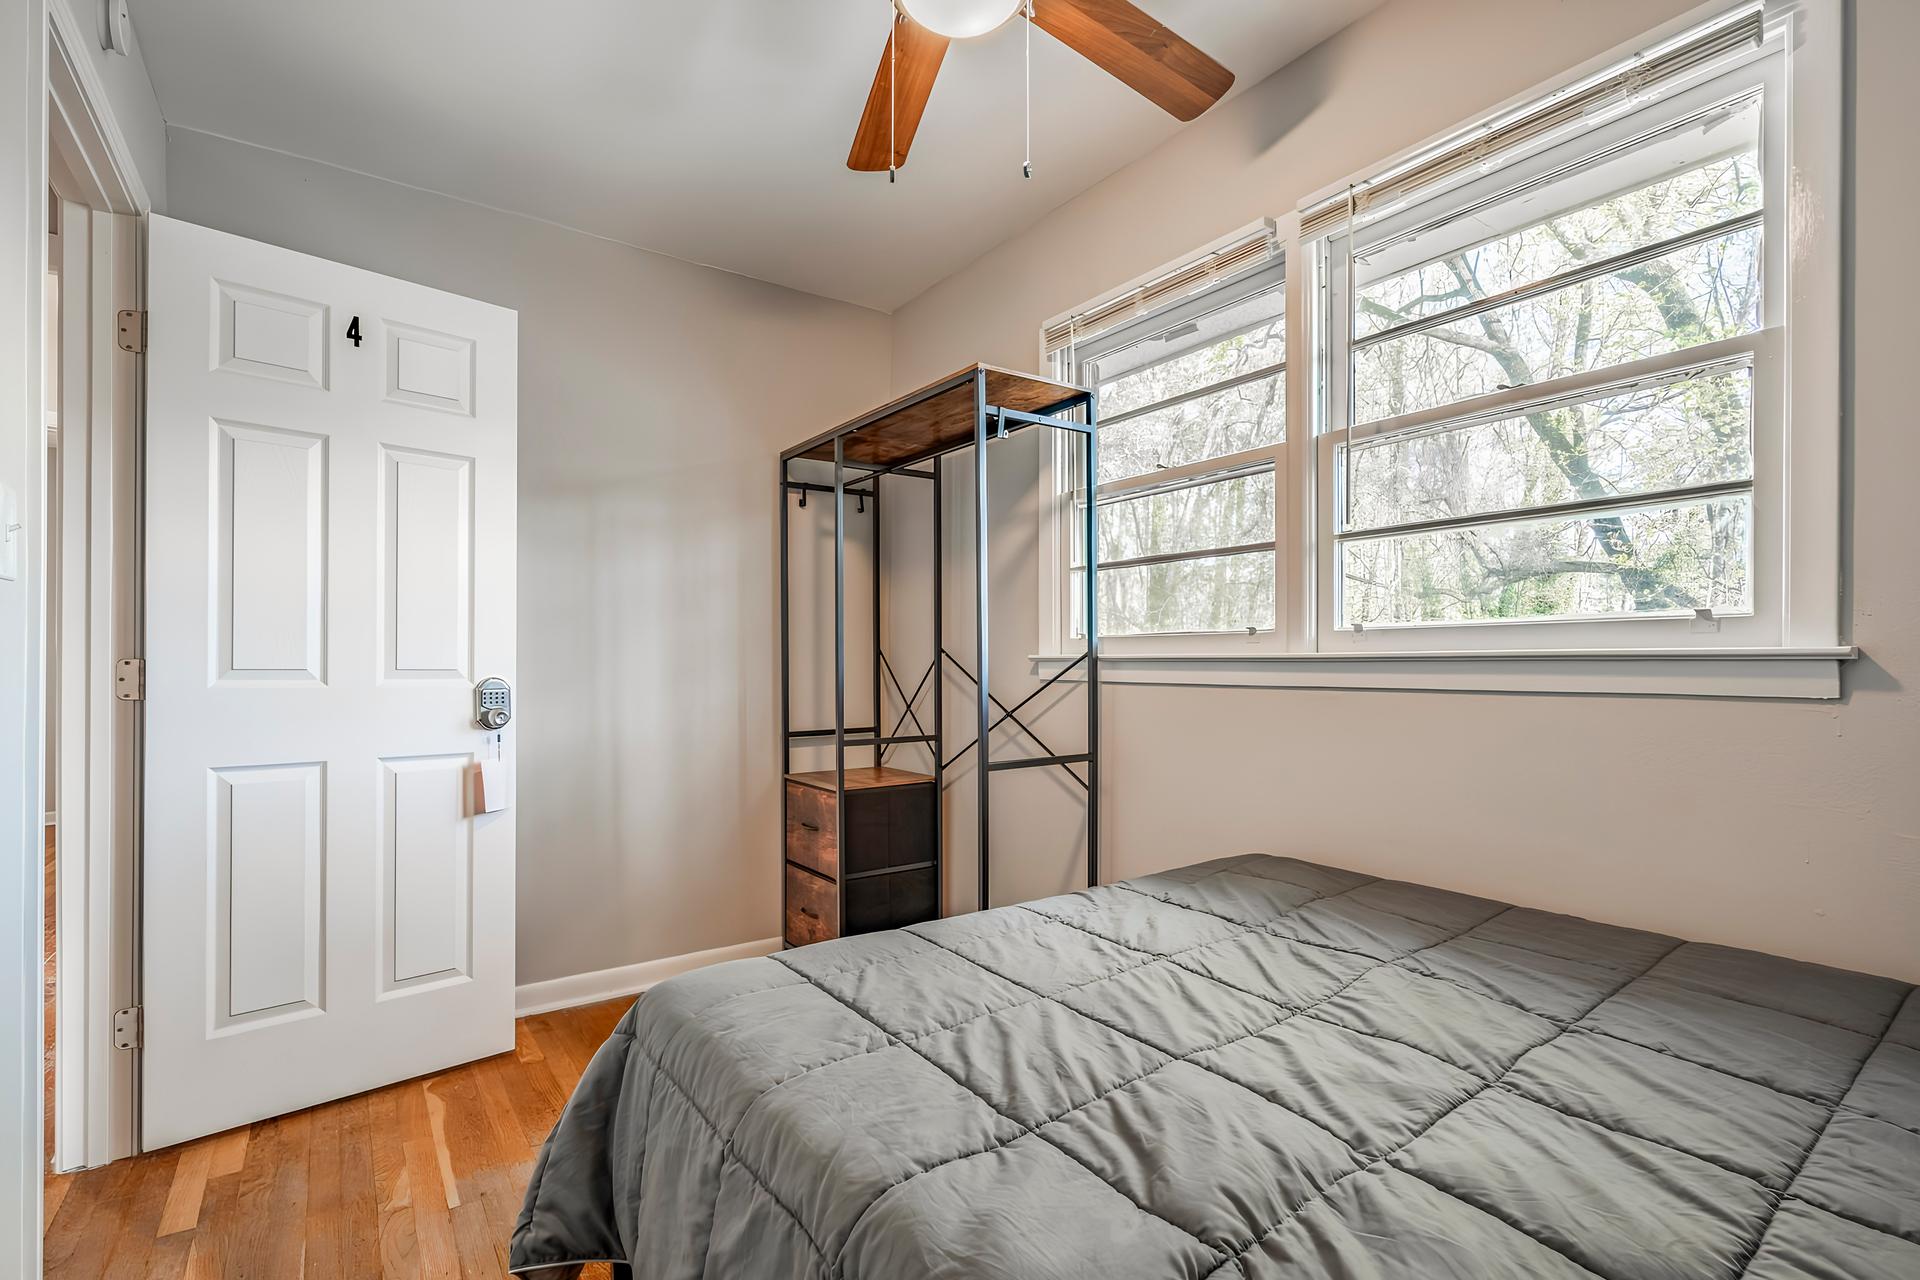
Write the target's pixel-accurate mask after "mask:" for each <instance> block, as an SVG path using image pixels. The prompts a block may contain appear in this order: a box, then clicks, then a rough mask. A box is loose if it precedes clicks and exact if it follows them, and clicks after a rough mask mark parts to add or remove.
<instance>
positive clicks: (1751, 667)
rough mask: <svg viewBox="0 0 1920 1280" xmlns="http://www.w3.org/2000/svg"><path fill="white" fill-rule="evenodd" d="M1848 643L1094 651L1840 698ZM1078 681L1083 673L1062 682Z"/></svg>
mask: <svg viewBox="0 0 1920 1280" xmlns="http://www.w3.org/2000/svg"><path fill="white" fill-rule="evenodd" d="M1857 652H1858V651H1857V650H1855V649H1854V648H1853V647H1852V646H1850V645H1836V646H1831V647H1823V648H1800V649H1788V648H1721V649H1707V648H1699V649H1514V650H1505V651H1492V650H1482V651H1463V652H1423V653H1422V652H1398V653H1290V654H1219V655H1209V654H1168V655H1152V656H1148V655H1144V654H1132V655H1128V654H1102V655H1101V658H1100V682H1101V683H1102V684H1155V685H1202V686H1215V687H1231V688H1281V689H1420V690H1442V691H1456V692H1476V693H1592V694H1630V695H1640V696H1646V695H1652V696H1670V697H1692V698H1804V699H1829V700H1830V699H1835V698H1838V697H1839V696H1840V664H1841V663H1843V662H1847V661H1849V660H1851V659H1852V658H1854V657H1855V656H1856V655H1857ZM1030 660H1031V661H1032V663H1033V670H1034V674H1035V675H1038V676H1042V677H1046V676H1053V675H1056V674H1058V673H1059V672H1060V671H1061V670H1062V669H1064V668H1065V667H1067V666H1068V665H1069V664H1070V663H1072V662H1073V661H1074V655H1071V654H1069V655H1066V656H1060V655H1057V654H1041V655H1035V656H1033V657H1032V658H1031V659H1030ZM1085 678H1086V676H1085V672H1084V669H1082V670H1075V671H1073V672H1071V673H1069V674H1067V675H1066V676H1065V677H1064V679H1063V682H1071V681H1079V680H1084V679H1085Z"/></svg>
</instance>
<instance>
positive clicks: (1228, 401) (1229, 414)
mask: <svg viewBox="0 0 1920 1280" xmlns="http://www.w3.org/2000/svg"><path fill="white" fill-rule="evenodd" d="M1102 412H1103V413H1104V412H1105V406H1104V404H1103V405H1102ZM1286 436H1287V378H1286V374H1284V373H1276V374H1274V375H1273V376H1271V377H1267V378H1258V379H1256V380H1254V381H1252V382H1243V383H1240V384H1238V385H1236V386H1231V387H1227V388H1225V389H1223V390H1220V391H1214V392H1209V393H1208V394H1206V395H1203V396H1201V397H1199V398H1198V399H1194V400H1183V401H1181V402H1180V403H1179V404H1175V405H1169V406H1167V407H1166V408H1164V409H1155V410H1153V411H1152V412H1151V413H1144V414H1141V415H1140V416H1139V417H1137V418H1128V419H1127V420H1126V421H1125V422H1117V423H1115V424H1114V425H1113V426H1111V427H1104V428H1102V429H1101V431H1100V482H1101V483H1102V484H1105V483H1107V482H1108V481H1110V480H1124V479H1126V478H1128V477H1130V476H1139V475H1145V474H1147V473H1148V472H1150V471H1159V470H1163V469H1165V468H1167V467H1179V466H1185V465H1186V464H1187V463H1190V462H1204V461H1205V460H1206V459H1208V458H1219V457H1224V456H1226V455H1227V454H1230V453H1239V452H1241V451H1242V450H1245V449H1258V448H1261V447H1262V446H1265V445H1272V444H1279V443H1280V442H1281V441H1282V440H1284V439H1286Z"/></svg>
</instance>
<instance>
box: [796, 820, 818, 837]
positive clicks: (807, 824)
mask: <svg viewBox="0 0 1920 1280" xmlns="http://www.w3.org/2000/svg"><path fill="white" fill-rule="evenodd" d="M800 825H801V826H802V827H804V828H805V829H806V830H808V831H812V832H814V833H816V834H817V833H818V832H819V830H820V828H818V827H816V826H814V825H813V824H812V823H811V822H807V821H804V820H803V821H802V822H801V823H800Z"/></svg>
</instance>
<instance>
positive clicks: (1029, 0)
mask: <svg viewBox="0 0 1920 1280" xmlns="http://www.w3.org/2000/svg"><path fill="white" fill-rule="evenodd" d="M1023 7H1024V8H1025V10H1026V15H1025V16H1026V19H1027V31H1026V35H1027V158H1026V159H1025V160H1023V161H1022V162H1021V164H1020V172H1021V173H1022V174H1024V175H1025V176H1026V177H1027V178H1029V179H1031V178H1032V177H1033V0H1026V4H1025V5H1024V6H1023Z"/></svg>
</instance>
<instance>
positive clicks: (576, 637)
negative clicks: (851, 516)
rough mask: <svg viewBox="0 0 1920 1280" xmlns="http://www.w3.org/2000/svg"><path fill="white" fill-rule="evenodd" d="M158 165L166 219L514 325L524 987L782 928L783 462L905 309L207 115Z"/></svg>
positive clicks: (853, 401)
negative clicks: (335, 265)
mask: <svg viewBox="0 0 1920 1280" xmlns="http://www.w3.org/2000/svg"><path fill="white" fill-rule="evenodd" d="M167 160H168V171H169V183H168V186H169V191H170V202H169V208H168V212H169V213H170V214H171V215H173V216H175V217H179V218H185V219H187V220H189V221H194V222H200V223H204V224H206V225H209V226H214V227H218V228H220V229H222V230H226V231H231V232H234V233H236V234H239V235H243V236H249V237H252V238H254V239H258V240H264V241H268V242H270V243H273V244H280V245H285V246H286V247H288V248H291V249H296V250H299V251H300V252H303V253H311V254H317V255H319V256H322V257H326V258H332V259H337V260H339V261H342V262H348V263H351V264H353V265H354V266H358V267H364V268H367V269H369V270H373V271H380V272H385V273H388V274H391V275H396V276H401V277H404V278H406V279H409V280H415V281H418V282H420V283H422V284H427V285H431V286H434V287H436V288H441V289H448V290H452V291H454V292H457V293H462V294H466V295H469V296H472V297H477V298H481V299H484V300H486V301H488V302H495V303H499V304H501V305H503V306H508V307H514V308H516V309H518V311H519V313H520V618H521V622H520V631H519V646H520V687H519V688H518V690H517V691H516V692H517V693H518V695H519V696H518V702H517V711H518V719H519V724H520V727H521V737H520V769H521V776H520V780H519V781H520V786H519V788H518V801H519V831H520V892H519V980H520V981H521V982H523V983H526V982H536V981H541V980H544V979H549V978H555V977H563V976H567V975H571V974H577V973H586V972H592V971H595V970H599V969H605V968H611V967H615V966H619V965H625V964H632V963H637V962H639V961H643V960H650V959H656V958H659V957H663V956H673V955H680V954H684V953H686V952H691V951H698V950H704V949H706V948H710V947H719V946H726V945H730V944H733V943H738V942H742V941H747V940H752V939H759V938H769V937H772V936H774V935H775V934H776V933H777V932H778V930H779V924H778V915H779V900H780V886H779V880H778V877H777V873H776V866H777V861H776V860H777V857H778V854H777V848H778V839H779V836H778V832H779V786H778V777H777V769H778V759H777V755H776V751H775V738H776V735H777V725H778V718H777V717H778V712H777V709H776V705H775V698H776V694H775V690H776V679H777V672H778V665H777V662H778V659H777V653H776V651H775V649H774V646H773V644H772V636H773V630H772V628H773V623H774V612H775V608H774V602H775V591H776V582H775V577H774V560H773V552H774V547H775V545H776V544H775V535H774V526H775V520H776V518H777V514H778V508H777V507H776V506H775V505H774V476H775V470H774V468H775V459H776V457H777V455H778V452H779V449H780V447H781V446H783V445H786V444H790V443H792V442H794V441H795V440H798V439H800V438H803V437H804V436H806V435H809V434H812V433H813V432H815V431H817V430H819V429H820V428H821V427H822V426H823V425H827V424H831V423H833V422H836V421H839V420H841V419H843V418H846V417H850V416H851V415H852V414H854V413H855V412H858V411H859V410H860V409H862V408H864V407H866V406H867V405H869V404H871V403H873V402H874V401H876V400H879V399H882V398H884V394H885V391H886V379H887V369H888V360H889V346H888V344H889V324H888V320H887V318H886V317H885V316H882V315H880V314H878V313H876V312H872V311H867V310H863V309H861V308H858V307H853V306H849V305H847V304H844V303H838V302H827V301H824V300H821V299H819V298H814V297H809V296H807V295H804V294H799V293H795V292H793V291H791V290H787V289H781V288H777V287H775V286H772V285H767V284H762V283H759V282H757V281H753V280H748V279H745V278H744V277H741V276H735V275H729V274H726V273H724V272H719V271H714V270H711V269H708V268H705V267H698V266H693V265H690V264H688V263H684V262H680V261H677V260H675V259H671V258H666V257H662V256H660V255H657V254H649V253H643V252H640V251H638V250H635V249H631V248H627V247H625V246H622V245H618V244H614V243H611V242H608V241H604V240H598V239H594V238H592V237H589V236H585V235H580V234H577V233H574V232H571V231H566V230H563V229H561V228H558V227H554V226H551V225H548V224H545V223H540V222H534V221H531V220H528V219H525V218H517V217H512V216H509V215H505V214H500V213H496V212H492V211H490V210H486V209H482V208H479V207H477V206H474V205H469V204H463V203H460V202H458V201H454V200H450V199H447V198H444V197H441V196H436V195H431V194H427V193H424V192H420V191H417V190H413V189H411V188H407V187H402V186H398V185H396V184H393V183H388V182H382V181H379V180H376V179H370V178H366V177H362V176H359V175H355V174H351V173H347V172H345V171H343V170H339V169H333V168H329V167H327V166H324V165H319V164H314V163H311V162H308V161H303V160H297V159H293V158H290V157H287V156H283V155H280V154H278V153H276V152H270V151H264V150H260V149H257V148H253V147H247V146H242V145H240V144H237V143H232V142H226V141H223V140H220V139H215V138H211V137H208V136H206V135H203V134H198V133H193V132H190V131H182V130H174V131H172V133H171V136H170V138H169V145H168V150H167ZM820 509H821V508H820V507H819V506H818V505H817V504H814V505H811V506H810V511H811V512H813V513H818V512H819V511H820Z"/></svg>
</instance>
